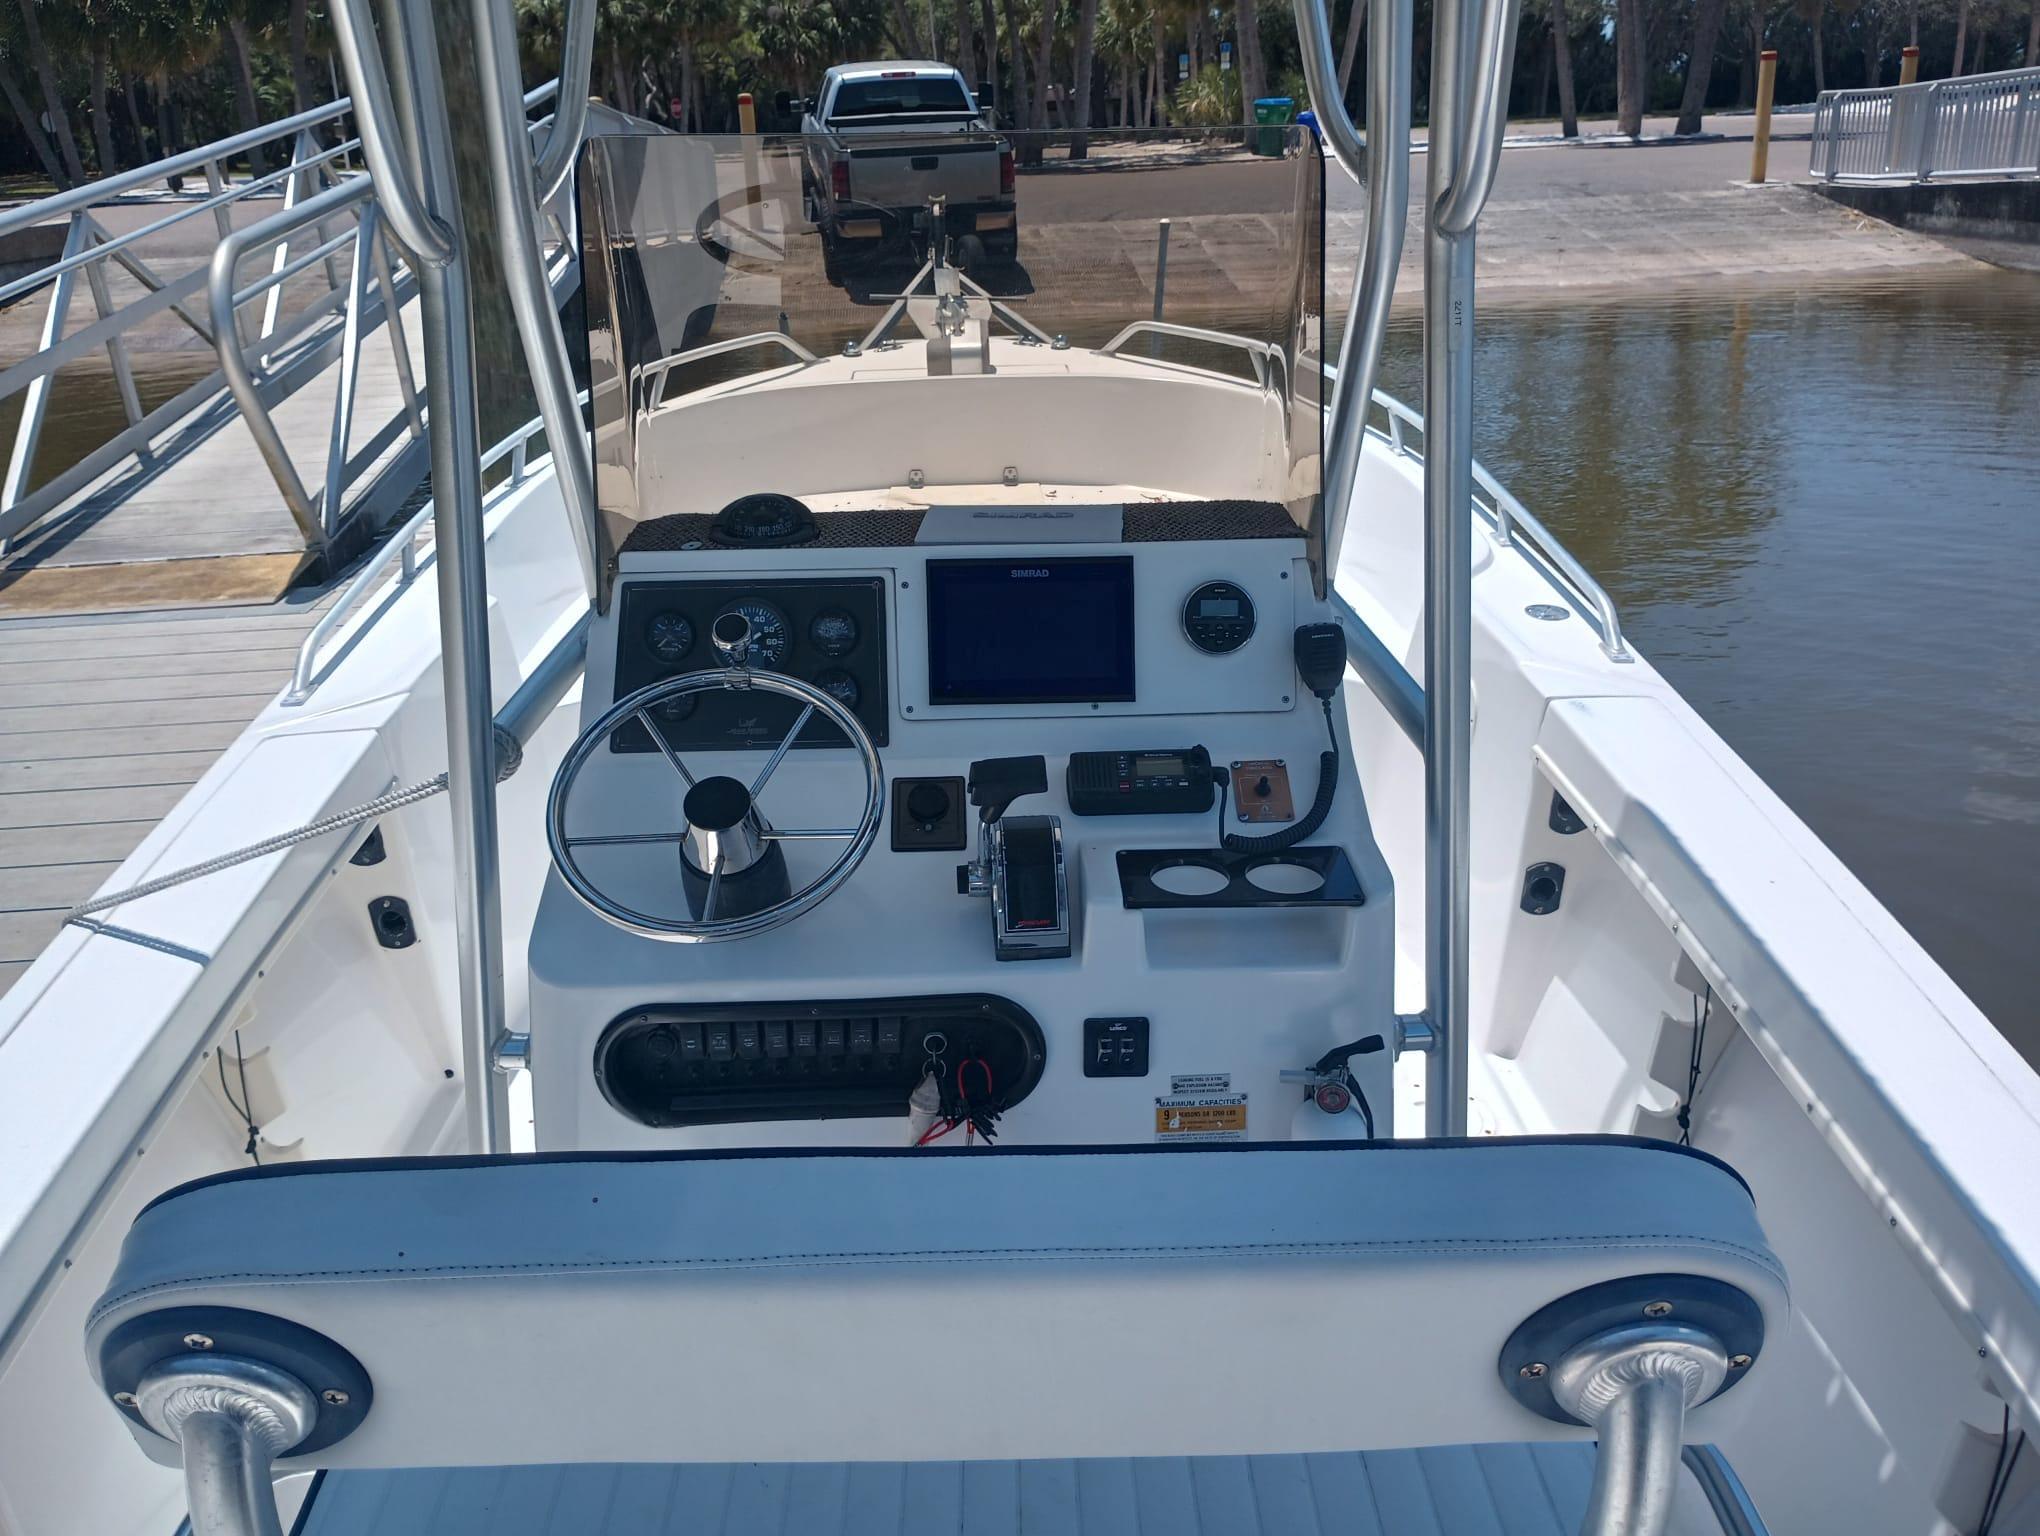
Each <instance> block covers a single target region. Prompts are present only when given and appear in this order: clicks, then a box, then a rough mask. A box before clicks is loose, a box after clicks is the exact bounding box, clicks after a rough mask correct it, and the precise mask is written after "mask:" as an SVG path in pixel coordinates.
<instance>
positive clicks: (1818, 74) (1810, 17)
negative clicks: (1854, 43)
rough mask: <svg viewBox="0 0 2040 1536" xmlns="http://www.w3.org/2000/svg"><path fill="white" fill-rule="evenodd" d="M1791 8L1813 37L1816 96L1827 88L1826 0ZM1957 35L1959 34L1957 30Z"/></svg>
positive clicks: (1965, 9)
mask: <svg viewBox="0 0 2040 1536" xmlns="http://www.w3.org/2000/svg"><path fill="white" fill-rule="evenodd" d="M1792 9H1793V11H1794V12H1795V13H1796V14H1797V15H1798V17H1799V19H1800V20H1801V21H1803V22H1805V23H1806V30H1807V32H1808V33H1809V34H1810V35H1811V36H1812V38H1813V91H1814V94H1815V95H1816V96H1817V95H1819V94H1820V93H1821V92H1822V91H1824V90H1826V89H1827V64H1826V61H1825V60H1824V59H1823V58H1822V56H1821V46H1820V34H1821V30H1822V27H1821V24H1822V22H1824V21H1825V20H1826V19H1827V0H1792ZM1962 13H1963V15H1964V16H1965V17H1967V15H1968V14H1969V0H1962ZM1956 36H1957V37H1960V36H1961V34H1960V33H1959V32H1958V33H1957V34H1956ZM1955 51H1956V55H1957V57H1956V66H1957V67H1956V71H1955V72H1956V73H1957V74H1960V73H1961V72H1962V70H1961V67H1960V66H1961V62H1962V61H1961V57H1960V55H1961V52H1962V49H1961V45H1960V44H1959V43H1958V44H1957V45H1956V50H1955Z"/></svg>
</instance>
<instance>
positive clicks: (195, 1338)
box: [184, 1333, 213, 1349]
mask: <svg viewBox="0 0 2040 1536" xmlns="http://www.w3.org/2000/svg"><path fill="white" fill-rule="evenodd" d="M184 1347H185V1348H186V1349H211V1348H212V1347H213V1344H212V1340H211V1339H209V1338H207V1337H206V1336H205V1335H204V1334H202V1333H187V1334H186V1335H185V1336H184Z"/></svg>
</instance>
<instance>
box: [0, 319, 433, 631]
mask: <svg viewBox="0 0 2040 1536" xmlns="http://www.w3.org/2000/svg"><path fill="white" fill-rule="evenodd" d="M417 308H418V305H417V300H416V298H415V297H413V298H412V299H411V300H410V301H409V302H407V303H406V304H405V305H404V306H403V311H402V315H401V318H402V321H403V325H404V340H405V343H406V350H407V352H408V353H409V355H410V358H411V363H412V370H411V371H412V376H413V378H414V379H416V380H417V381H418V383H419V386H420V388H421V390H422V387H423V381H424V377H425V365H424V349H423V343H422V338H421V332H422V329H423V327H422V325H421V323H420V320H419V316H418V313H417ZM334 328H335V329H337V319H336V321H335V322H334ZM320 334H324V333H323V332H322V333H320ZM339 388H340V368H339V366H338V364H337V363H328V364H327V365H326V366H325V367H324V368H323V369H320V370H319V371H318V372H317V373H316V374H315V375H313V376H312V377H311V378H309V379H307V380H306V381H305V382H304V383H302V384H301V385H299V387H298V388H297V389H296V390H295V391H294V392H293V393H292V394H291V395H289V396H288V398H286V399H284V400H282V401H281V402H279V403H277V404H276V405H275V406H273V407H272V409H271V412H270V416H271V419H272V420H273V421H274V422H275V424H276V429H277V432H278V434H279V435H280V436H281V437H282V439H283V442H284V446H285V448H286V449H287V450H288V451H289V454H290V458H291V462H292V464H293V465H295V466H296V469H297V473H298V475H299V477H300V479H302V481H303V482H304V484H305V486H306V488H307V489H308V490H309V491H310V492H311V493H312V494H313V495H314V496H317V495H318V494H319V491H320V488H321V487H322V486H323V485H324V484H325V477H326V465H327V460H328V457H329V451H330V442H331V436H332V425H333V414H334V400H335V396H336V395H337V393H338V391H339ZM403 412H404V396H403V392H402V385H401V382H400V379H399V376H398V370H397V361H396V352H395V347H394V343H393V341H392V338H391V335H390V331H389V329H388V327H386V326H380V325H379V326H377V327H376V328H375V329H374V330H372V331H370V332H369V333H368V334H366V335H365V336H364V337H363V338H362V342H361V358H360V365H359V371H358V375H357V381H356V385H355V403H354V420H353V430H352V432H351V433H350V435H349V442H350V444H351V448H350V450H349V452H350V457H351V458H353V459H356V460H360V459H362V458H363V455H364V448H365V446H366V445H368V444H371V443H373V442H375V441H376V440H377V438H378V436H379V435H384V434H386V433H387V432H388V431H389V430H390V429H391V428H392V427H393V425H394V424H395V423H396V422H397V421H398V418H399V417H400V416H401V415H402V414H403ZM412 442H413V439H412V438H411V437H410V435H409V434H408V433H404V432H398V433H396V435H395V440H394V441H393V442H389V443H388V444H386V445H385V446H384V447H383V448H382V449H381V450H380V451H379V452H377V453H376V454H374V455H373V456H371V457H368V458H367V461H366V462H363V463H357V465H356V469H355V474H354V477H353V480H352V497H351V499H350V502H349V505H348V508H347V509H346V510H347V512H348V513H350V514H351V513H352V512H353V511H354V510H355V509H356V507H357V505H360V504H361V499H362V498H364V497H375V498H377V503H378V505H377V507H376V508H375V510H377V511H380V512H382V513H384V514H386V513H387V511H388V510H389V509H390V508H392V507H393V506H394V505H395V501H396V499H397V498H398V497H400V496H401V494H402V493H403V491H404V490H405V489H407V487H401V486H400V487H395V488H394V494H392V491H393V488H392V487H391V486H389V485H387V484H380V485H379V484H378V478H379V477H380V476H382V475H383V474H384V472H385V471H386V470H388V469H390V468H391V466H392V465H393V464H394V463H395V461H396V460H397V458H398V457H399V456H400V455H402V454H404V453H405V452H406V451H407V449H408V448H409V447H410V445H411V443H412ZM150 446H151V454H150V461H149V462H147V463H138V462H136V461H135V460H134V459H127V460H124V461H123V462H121V463H120V464H117V465H115V466H114V467H113V468H111V469H109V470H108V471H106V473H104V474H102V475H100V476H99V477H98V478H97V479H95V480H94V481H92V483H91V484H89V485H87V486H85V487H84V488H82V489H81V490H80V491H79V492H78V493H77V494H75V495H73V496H72V497H70V498H69V499H68V500H67V501H66V502H65V503H64V504H63V505H62V506H61V507H59V508H57V509H55V510H54V511H52V512H50V513H49V514H48V515H47V516H45V517H43V518H41V519H39V520H38V521H37V522H35V523H34V524H32V525H31V526H30V527H29V528H28V529H27V530H25V531H24V532H23V533H22V534H21V535H20V537H19V539H18V540H17V541H16V543H15V546H14V548H13V549H11V550H9V551H8V553H7V556H6V558H5V559H0V615H7V614H21V613H49V612H56V611H72V612H77V611H90V610H94V609H130V608H161V607H164V606H168V605H171V604H179V603H194V604H195V603H204V602H251V601H264V600H268V599H273V598H277V597H280V596H281V595H282V594H283V593H284V592H285V590H287V589H288V588H289V586H290V584H291V582H292V581H293V580H295V579H296V577H297V576H298V574H299V572H300V571H301V570H302V569H303V568H304V566H305V565H306V563H307V560H308V555H307V551H306V547H305V536H304V534H303V532H302V531H301V530H300V529H299V528H298V526H297V523H296V521H295V519H293V517H292V516H291V513H290V509H289V507H288V505H287V504H286V503H285V501H284V497H283V493H282V492H281V491H280V490H279V489H278V488H277V484H276V481H275V478H274V477H273V476H272V475H271V473H270V471H269V469H268V467H267V466H266V465H265V464H264V463H263V460H262V456H261V453H260V452H259V450H258V449H257V447H256V445H255V441H254V439H253V437H252V436H251V435H250V432H249V428H248V424H247V421H246V420H245V419H244V417H243V416H242V415H241V412H240V411H239V409H238V408H237V407H236V406H235V403H234V400H233V397H232V396H231V395H230V394H228V393H227V392H226V389H225V387H224V386H222V387H221V390H220V392H219V393H218V394H217V395H216V396H214V397H213V398H212V399H210V400H208V401H206V402H203V403H201V404H200V405H199V406H198V407H197V408H196V409H195V410H194V411H192V412H191V413H189V414H188V415H186V416H184V417H183V418H182V419H181V420H179V421H177V422H175V423H173V424H171V425H170V426H168V427H166V428H165V429H164V430H163V431H161V432H159V433H157V434H156V436H155V437H154V438H153V439H152V440H151V444H150ZM412 452H413V457H412V459H411V461H410V462H412V463H415V464H416V465H417V467H418V469H419V470H420V471H421V472H422V470H423V466H424V451H423V448H422V445H421V446H419V447H418V448H416V449H415V450H412Z"/></svg>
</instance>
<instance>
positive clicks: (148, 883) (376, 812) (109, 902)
mask: <svg viewBox="0 0 2040 1536" xmlns="http://www.w3.org/2000/svg"><path fill="white" fill-rule="evenodd" d="M445 788H446V775H445V774H443V773H442V774H440V775H439V776H438V777H437V778H434V779H426V780H425V781H424V782H423V783H419V784H412V785H410V786H409V787H407V788H404V789H393V790H391V791H390V792H389V793H388V794H386V795H381V796H378V797H377V798H376V799H374V800H371V801H369V802H368V803H367V804H366V805H357V806H355V807H354V809H353V810H351V811H336V812H335V813H334V814H333V815H331V816H322V817H320V818H319V819H318V820H317V821H308V822H306V823H305V824H304V825H303V826H301V827H297V828H295V829H293V830H292V831H289V832H279V833H277V835H276V836H274V837H265V838H264V839H262V841H261V842H259V843H250V844H249V845H248V846H247V847H245V848H237V849H235V850H234V851H233V852H232V853H223V854H221V855H220V856H219V857H218V858H213V859H207V860H206V861H205V862H204V863H203V864H193V865H191V866H190V867H189V868H188V869H180V870H176V871H174V872H173V873H171V874H167V875H159V876H157V877H156V878H155V879H154V880H144V881H143V882H142V883H141V884H140V885H131V886H129V887H128V888H127V889H126V890H124V891H114V892H112V893H111V894H110V895H106V896H95V897H93V898H92V900H90V901H88V902H84V903H82V904H81V905H79V906H75V907H73V908H72V909H71V910H70V911H69V912H67V913H65V914H64V921H65V922H66V923H75V922H78V921H79V920H80V919H82V918H87V917H90V916H91V915H92V914H93V913H95V912H104V911H106V910H107V908H109V907H117V906H119V905H120V904H121V903H122V902H124V901H138V900H140V899H141V898H142V897H144V896H153V895H155V894H156V893H157V892H158V891H167V890H170V889H171V888H173V887H175V886H179V885H186V884H189V883H190V882H191V881H193V880H203V879H204V878H205V877H206V876H207V875H216V874H218V873H219V872H220V871H221V870H223V869H232V868H233V867H234V866H235V865H236V864H246V863H247V862H248V861H249V860H251V859H259V858H261V857H262V856H263V855H264V854H266V853H276V852H278V851H279V850H281V849H284V848H290V847H294V846H295V845H297V844H298V843H304V842H309V841H311V839H313V838H315V837H323V836H325V835H326V834H327V833H328V832H338V831H341V830H343V829H344V828H347V827H354V826H359V825H360V824H361V823H362V822H364V821H373V820H375V819H376V818H377V817H378V816H387V815H388V814H389V813H390V812H391V811H399V810H402V809H403V808H404V807H405V806H407V805H416V804H417V803H418V802H419V801H420V800H429V799H431V798H432V797H433V796H434V795H436V794H438V793H440V792H441V791H442V790H444V789H445Z"/></svg>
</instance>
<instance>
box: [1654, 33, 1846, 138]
mask: <svg viewBox="0 0 2040 1536" xmlns="http://www.w3.org/2000/svg"><path fill="white" fill-rule="evenodd" d="M1727 10H1728V0H1699V4H1698V5H1697V6H1696V7H1695V8H1694V12H1693V46H1692V48H1690V49H1689V50H1688V51H1687V54H1686V89H1685V92H1684V94H1683V95H1682V96H1681V97H1680V98H1679V121H1678V123H1677V125H1676V126H1675V127H1674V128H1673V130H1672V131H1673V132H1674V133H1698V132H1699V131H1700V117H1701V114H1702V113H1704V112H1705V111H1706V110H1707V79H1708V76H1709V75H1711V74H1712V73H1713V72H1714V45H1715V43H1716V41H1717V40H1718V39H1719V38H1720V36H1721V18H1722V16H1723V15H1724V14H1725V13H1726V12H1727ZM1870 83H1871V84H1872V85H1875V84H1876V83H1877V82H1876V81H1875V80H1872V81H1871V82H1870Z"/></svg>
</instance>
